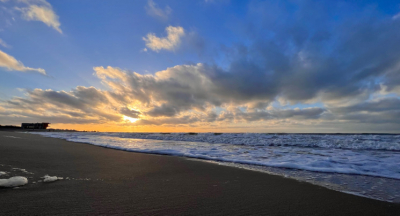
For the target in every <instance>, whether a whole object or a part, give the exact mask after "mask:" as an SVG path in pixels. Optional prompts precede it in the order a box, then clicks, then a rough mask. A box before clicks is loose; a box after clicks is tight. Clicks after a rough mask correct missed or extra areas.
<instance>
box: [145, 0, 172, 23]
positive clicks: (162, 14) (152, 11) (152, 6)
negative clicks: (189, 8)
mask: <svg viewBox="0 0 400 216" xmlns="http://www.w3.org/2000/svg"><path fill="white" fill-rule="evenodd" d="M145 9H146V11H147V14H149V15H150V16H153V17H156V18H160V19H163V20H167V19H168V16H169V15H170V14H171V12H172V9H171V8H170V7H169V6H166V7H165V9H164V10H163V9H161V8H159V7H158V6H157V4H156V3H155V2H154V1H153V0H148V1H147V6H146V7H145Z"/></svg>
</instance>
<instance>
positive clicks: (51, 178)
mask: <svg viewBox="0 0 400 216" xmlns="http://www.w3.org/2000/svg"><path fill="white" fill-rule="evenodd" d="M42 178H44V180H43V182H53V181H57V180H61V179H64V178H63V177H57V176H49V175H45V176H43V177H42Z"/></svg>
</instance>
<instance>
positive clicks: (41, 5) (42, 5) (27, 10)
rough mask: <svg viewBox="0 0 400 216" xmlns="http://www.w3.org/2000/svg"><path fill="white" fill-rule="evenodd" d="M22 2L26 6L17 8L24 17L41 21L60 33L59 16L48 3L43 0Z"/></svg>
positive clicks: (24, 0)
mask: <svg viewBox="0 0 400 216" xmlns="http://www.w3.org/2000/svg"><path fill="white" fill-rule="evenodd" d="M22 2H24V3H25V4H27V5H28V7H24V8H19V10H20V11H21V13H22V17H23V18H24V19H26V20H28V21H30V20H34V21H41V22H43V23H45V24H46V25H47V26H49V27H52V28H54V29H55V30H56V31H58V32H59V33H61V34H62V30H61V28H60V25H61V24H60V22H59V20H58V19H59V17H58V16H57V14H56V13H55V12H54V11H53V8H52V6H51V5H50V3H48V2H47V1H45V0H36V1H35V0H23V1H22Z"/></svg>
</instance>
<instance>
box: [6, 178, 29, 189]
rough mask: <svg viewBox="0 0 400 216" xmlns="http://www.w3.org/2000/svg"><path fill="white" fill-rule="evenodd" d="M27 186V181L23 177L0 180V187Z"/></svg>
mask: <svg viewBox="0 0 400 216" xmlns="http://www.w3.org/2000/svg"><path fill="white" fill-rule="evenodd" d="M26 184H28V179H27V178H25V177H23V176H14V177H11V178H9V179H0V187H18V186H22V185H26Z"/></svg>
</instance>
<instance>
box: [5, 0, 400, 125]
mask: <svg viewBox="0 0 400 216" xmlns="http://www.w3.org/2000/svg"><path fill="white" fill-rule="evenodd" d="M0 6H1V7H0V51H1V53H0V124H19V123H20V122H22V121H24V122H25V121H49V122H51V123H53V126H55V127H58V128H96V129H98V130H113V131H155V130H159V131H184V130H190V131H232V132H243V131H246V132H400V125H399V124H398V123H397V122H399V121H397V120H400V107H399V106H398V105H400V100H399V93H400V71H399V70H400V61H399V60H400V50H399V48H400V43H399V42H398V39H397V38H400V3H398V1H300V0H299V1H232V0H231V1H230V0H208V1H205V0H193V1H178V0H176V1H161V0H160V1H157V0H141V1H123V0H119V1H96V2H94V1H78V0H76V1H74V0H71V1H46V0H0ZM396 39H397V40H396ZM37 104H42V105H41V107H40V108H37ZM104 125H108V126H109V127H107V129H99V128H101V126H104ZM110 125H111V126H110ZM103 128H105V127H103Z"/></svg>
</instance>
